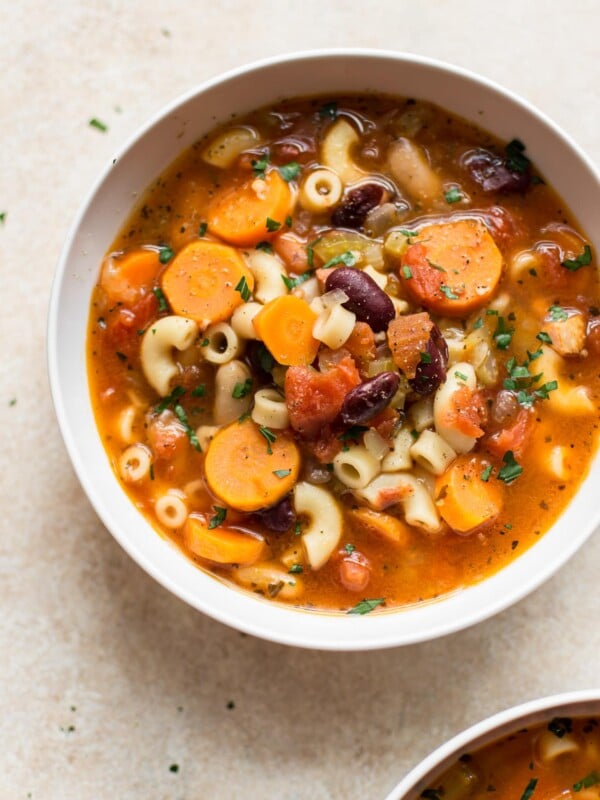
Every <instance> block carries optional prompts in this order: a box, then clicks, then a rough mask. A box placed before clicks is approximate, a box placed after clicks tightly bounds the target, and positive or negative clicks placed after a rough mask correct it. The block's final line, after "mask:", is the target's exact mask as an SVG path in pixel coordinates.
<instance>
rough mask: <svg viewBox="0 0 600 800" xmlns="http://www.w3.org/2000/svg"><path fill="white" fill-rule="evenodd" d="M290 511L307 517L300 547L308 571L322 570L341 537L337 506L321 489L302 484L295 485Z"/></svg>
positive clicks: (340, 521) (339, 516) (339, 514)
mask: <svg viewBox="0 0 600 800" xmlns="http://www.w3.org/2000/svg"><path fill="white" fill-rule="evenodd" d="M294 508H295V509H296V513H297V514H301V515H302V516H306V517H308V525H307V526H306V527H305V528H304V530H303V533H302V544H303V545H304V550H305V552H306V558H307V560H308V563H309V564H310V566H311V568H312V569H320V568H321V567H322V566H324V565H325V564H326V562H327V560H328V559H329V556H330V555H331V554H332V553H333V551H334V550H335V548H336V547H337V546H338V543H339V541H340V538H341V535H342V515H341V513H340V509H339V507H338V504H337V502H336V501H335V500H334V498H333V497H332V496H331V494H329V492H328V491H326V490H325V489H321V488H320V487H319V486H313V485H312V484H310V483H307V482H306V481H302V482H301V483H298V484H296V488H295V490H294Z"/></svg>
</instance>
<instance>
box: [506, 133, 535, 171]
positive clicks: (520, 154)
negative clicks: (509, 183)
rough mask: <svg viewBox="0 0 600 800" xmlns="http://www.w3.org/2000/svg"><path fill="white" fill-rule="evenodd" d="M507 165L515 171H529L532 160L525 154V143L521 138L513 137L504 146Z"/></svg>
mask: <svg viewBox="0 0 600 800" xmlns="http://www.w3.org/2000/svg"><path fill="white" fill-rule="evenodd" d="M504 151H505V153H506V166H507V167H508V168H509V169H511V170H513V172H527V170H528V169H529V167H530V165H531V161H530V160H529V159H528V158H527V156H526V155H525V145H524V144H523V142H521V141H520V140H519V139H512V141H510V142H509V143H508V144H507V145H506V147H505V148H504Z"/></svg>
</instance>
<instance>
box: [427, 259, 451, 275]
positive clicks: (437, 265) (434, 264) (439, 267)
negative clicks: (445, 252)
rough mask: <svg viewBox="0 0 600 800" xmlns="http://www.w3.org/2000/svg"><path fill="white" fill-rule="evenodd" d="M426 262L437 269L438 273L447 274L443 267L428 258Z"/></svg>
mask: <svg viewBox="0 0 600 800" xmlns="http://www.w3.org/2000/svg"><path fill="white" fill-rule="evenodd" d="M425 261H427V263H428V264H429V266H430V267H431V268H432V269H436V270H437V271H438V272H447V270H445V269H444V267H441V266H440V265H439V264H436V263H435V261H432V260H431V259H430V258H426V259H425Z"/></svg>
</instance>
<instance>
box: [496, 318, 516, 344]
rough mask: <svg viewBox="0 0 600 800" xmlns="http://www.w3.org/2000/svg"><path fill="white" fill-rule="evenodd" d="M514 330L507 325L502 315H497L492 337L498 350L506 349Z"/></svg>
mask: <svg viewBox="0 0 600 800" xmlns="http://www.w3.org/2000/svg"><path fill="white" fill-rule="evenodd" d="M514 332H515V329H514V328H510V327H508V326H507V324H506V322H505V321H504V317H500V316H499V317H498V324H497V325H496V330H495V331H494V334H493V339H494V341H495V342H496V347H497V348H498V350H508V347H509V345H510V342H511V339H512V337H513V333H514Z"/></svg>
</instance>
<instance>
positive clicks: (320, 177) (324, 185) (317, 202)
mask: <svg viewBox="0 0 600 800" xmlns="http://www.w3.org/2000/svg"><path fill="white" fill-rule="evenodd" d="M342 191H343V186H342V181H341V180H340V177H339V175H337V174H336V172H334V171H333V170H331V169H316V170H314V171H313V172H311V173H310V174H309V175H307V177H306V178H305V180H304V183H303V184H302V186H301V187H300V197H299V198H298V200H299V203H300V205H301V206H302V207H303V208H306V209H307V210H308V211H313V212H314V213H316V214H319V213H323V212H324V211H327V210H329V209H330V208H333V206H335V205H337V204H338V203H339V201H340V198H341V196H342Z"/></svg>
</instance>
